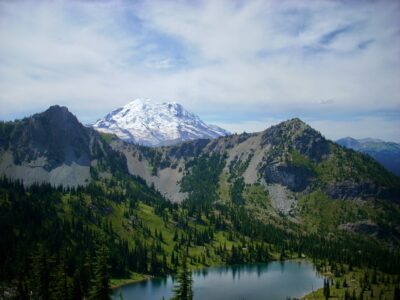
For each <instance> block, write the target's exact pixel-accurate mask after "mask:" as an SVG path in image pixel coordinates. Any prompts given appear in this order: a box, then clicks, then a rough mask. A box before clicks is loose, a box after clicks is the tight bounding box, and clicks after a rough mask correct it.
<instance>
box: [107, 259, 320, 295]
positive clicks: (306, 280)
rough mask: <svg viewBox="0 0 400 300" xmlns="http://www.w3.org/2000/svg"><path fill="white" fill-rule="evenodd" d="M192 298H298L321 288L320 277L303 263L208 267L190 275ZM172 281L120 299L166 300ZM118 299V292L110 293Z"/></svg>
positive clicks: (137, 288)
mask: <svg viewBox="0 0 400 300" xmlns="http://www.w3.org/2000/svg"><path fill="white" fill-rule="evenodd" d="M192 276H193V282H194V283H193V289H194V299H195V300H198V299H209V300H214V299H218V300H224V299H226V300H228V299H247V300H249V299H265V295H268V299H270V300H278V299H286V297H301V296H303V295H305V294H307V293H309V292H311V291H312V290H313V289H314V290H315V289H318V288H320V287H322V286H323V278H322V277H321V276H320V275H318V274H317V273H316V271H315V267H314V266H313V265H312V264H310V263H307V262H296V261H286V262H271V263H269V264H254V265H235V266H222V267H211V268H205V269H202V270H196V271H193V273H192ZM173 287H174V278H172V277H171V276H168V277H164V278H157V279H156V278H155V279H151V280H148V281H143V282H141V283H138V284H132V285H129V286H125V287H123V288H122V293H123V298H124V299H125V300H129V299H157V300H160V299H162V298H163V297H164V298H165V299H170V298H171V297H172V296H173V292H172V291H173ZM114 299H115V300H116V299H119V298H118V291H116V292H115V294H114Z"/></svg>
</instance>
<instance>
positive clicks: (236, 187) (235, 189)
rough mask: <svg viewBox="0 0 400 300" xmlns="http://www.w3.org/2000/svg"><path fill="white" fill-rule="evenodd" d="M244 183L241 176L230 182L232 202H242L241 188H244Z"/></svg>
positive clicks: (238, 203) (239, 203)
mask: <svg viewBox="0 0 400 300" xmlns="http://www.w3.org/2000/svg"><path fill="white" fill-rule="evenodd" d="M244 187H245V184H244V180H243V177H239V178H238V179H236V180H234V181H233V182H232V185H231V188H230V195H231V199H232V202H233V203H234V204H237V205H241V204H244V199H243V190H244Z"/></svg>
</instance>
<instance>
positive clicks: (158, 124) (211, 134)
mask: <svg viewBox="0 0 400 300" xmlns="http://www.w3.org/2000/svg"><path fill="white" fill-rule="evenodd" d="M93 128H94V129H96V130H98V131H101V132H105V133H112V134H115V135H117V136H118V137H119V138H121V139H123V140H125V141H129V142H131V143H135V144H141V145H145V146H160V145H169V144H176V143H179V142H182V141H188V140H195V139H204V138H206V139H210V138H217V137H220V136H225V135H229V132H228V131H226V130H224V129H222V128H220V127H218V126H215V125H207V124H205V123H204V122H203V121H202V120H201V119H200V118H199V117H198V116H197V115H195V114H192V113H190V112H188V111H187V110H185V109H184V108H183V106H182V105H180V104H178V103H176V102H171V103H165V102H164V103H153V102H151V101H150V100H147V99H146V100H143V99H136V100H134V101H132V102H130V103H128V104H127V105H125V106H124V107H121V108H118V109H116V110H114V111H112V112H111V113H109V114H107V115H106V116H105V117H104V118H102V119H100V120H98V121H97V122H96V123H95V124H94V125H93Z"/></svg>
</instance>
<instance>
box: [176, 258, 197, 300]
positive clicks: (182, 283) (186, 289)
mask: <svg viewBox="0 0 400 300" xmlns="http://www.w3.org/2000/svg"><path fill="white" fill-rule="evenodd" d="M192 286H193V280H192V273H191V271H190V270H189V269H188V266H187V253H185V254H184V256H183V259H182V266H181V269H180V270H179V273H178V277H177V285H176V286H175V288H174V294H175V295H174V297H173V298H172V299H173V300H192V299H193V287H192Z"/></svg>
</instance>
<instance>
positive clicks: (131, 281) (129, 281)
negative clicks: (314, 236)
mask: <svg viewBox="0 0 400 300" xmlns="http://www.w3.org/2000/svg"><path fill="white" fill-rule="evenodd" d="M280 261H281V260H279V259H272V260H270V261H268V262H265V264H268V263H271V262H280ZM286 261H295V262H296V261H297V262H303V261H306V262H311V263H312V260H310V259H309V258H306V257H305V258H289V259H285V260H282V261H281V262H286ZM254 264H258V263H254ZM239 265H241V264H236V265H227V264H212V265H209V266H199V267H196V268H193V269H191V271H198V270H202V269H207V268H211V267H232V266H239ZM141 275H142V276H143V278H138V279H129V278H126V279H121V281H123V282H122V283H118V284H114V285H111V289H112V290H113V291H114V290H117V289H119V288H122V287H124V286H127V285H131V284H136V283H140V282H143V281H146V280H150V279H156V278H163V277H165V276H170V275H171V276H173V275H174V274H167V275H165V276H152V275H145V274H141Z"/></svg>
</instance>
